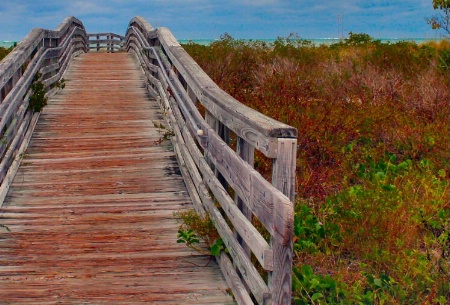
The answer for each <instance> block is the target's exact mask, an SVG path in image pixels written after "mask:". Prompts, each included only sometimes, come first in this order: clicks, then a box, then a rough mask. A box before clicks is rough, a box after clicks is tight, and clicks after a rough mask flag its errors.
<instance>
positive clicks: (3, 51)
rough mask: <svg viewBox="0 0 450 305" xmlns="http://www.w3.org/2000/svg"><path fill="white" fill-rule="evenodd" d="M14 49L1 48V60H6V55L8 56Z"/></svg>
mask: <svg viewBox="0 0 450 305" xmlns="http://www.w3.org/2000/svg"><path fill="white" fill-rule="evenodd" d="M13 49H14V47H13V46H12V47H9V48H4V47H0V60H2V59H3V58H5V57H6V55H8V54H9V53H10V52H11V51H12V50H13Z"/></svg>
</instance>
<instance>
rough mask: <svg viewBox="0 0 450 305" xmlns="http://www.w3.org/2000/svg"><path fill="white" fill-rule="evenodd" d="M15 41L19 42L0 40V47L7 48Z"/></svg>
mask: <svg viewBox="0 0 450 305" xmlns="http://www.w3.org/2000/svg"><path fill="white" fill-rule="evenodd" d="M17 43H19V42H18V41H0V48H9V47H12V46H13V45H14V44H17Z"/></svg>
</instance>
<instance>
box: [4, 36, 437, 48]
mask: <svg viewBox="0 0 450 305" xmlns="http://www.w3.org/2000/svg"><path fill="white" fill-rule="evenodd" d="M216 40H217V39H180V40H179V42H180V43H181V44H186V43H189V42H193V43H196V44H200V45H209V44H211V43H212V42H214V41H216ZM243 40H244V41H256V40H258V41H264V42H265V43H267V44H271V43H273V42H275V41H276V39H243ZM306 40H309V41H311V42H312V43H313V44H314V45H322V44H325V45H330V44H333V43H337V42H339V41H340V39H339V38H312V39H306ZM380 40H381V42H384V43H396V42H399V41H411V42H415V43H417V44H421V43H427V42H431V41H440V40H441V39H432V38H381V39H380ZM17 43H19V42H18V41H0V47H3V48H9V47H11V46H13V45H14V44H17Z"/></svg>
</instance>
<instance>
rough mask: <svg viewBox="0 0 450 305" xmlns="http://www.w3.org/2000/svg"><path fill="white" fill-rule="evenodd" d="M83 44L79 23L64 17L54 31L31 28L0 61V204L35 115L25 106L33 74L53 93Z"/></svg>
mask: <svg viewBox="0 0 450 305" xmlns="http://www.w3.org/2000/svg"><path fill="white" fill-rule="evenodd" d="M86 46H87V35H86V31H85V29H84V26H83V24H82V22H81V21H79V20H78V19H76V18H73V17H68V18H66V19H65V20H64V21H63V22H62V23H61V24H60V25H59V26H58V27H57V28H56V30H54V31H51V30H44V29H34V30H33V31H31V33H30V34H28V36H26V37H25V38H24V39H23V40H22V41H21V42H20V43H19V44H18V45H17V46H16V47H15V48H14V50H13V51H12V52H11V53H10V54H9V55H8V56H7V57H6V58H4V60H3V61H1V62H0V102H1V103H0V160H1V161H0V183H1V186H0V206H1V204H2V203H3V200H4V198H5V196H6V193H7V191H8V189H9V185H10V184H11V182H12V179H13V177H14V174H15V171H16V170H17V168H18V166H19V163H20V157H21V154H22V153H23V152H24V151H25V149H26V146H27V144H28V141H29V139H30V137H31V133H32V131H33V129H34V126H35V124H36V122H37V119H38V117H39V113H33V111H32V110H30V109H28V108H29V107H28V105H29V98H30V96H31V95H32V94H33V92H31V90H29V88H30V86H31V85H32V83H33V81H34V78H35V76H36V75H37V74H38V73H40V74H41V78H40V79H39V81H41V82H42V83H43V84H44V86H45V91H46V92H47V94H52V93H54V92H55V91H56V90H57V89H58V88H56V87H55V86H54V85H55V83H56V82H58V81H60V80H61V78H62V76H63V74H64V72H65V71H66V68H67V65H68V64H69V62H70V60H71V59H72V58H73V57H74V56H76V55H77V54H79V53H82V52H86V51H87V49H86Z"/></svg>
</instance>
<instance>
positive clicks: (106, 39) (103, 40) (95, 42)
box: [87, 33, 125, 53]
mask: <svg viewBox="0 0 450 305" xmlns="http://www.w3.org/2000/svg"><path fill="white" fill-rule="evenodd" d="M87 36H88V37H89V50H95V51H97V52H100V51H103V50H105V51H106V52H109V53H114V52H116V51H121V50H122V49H123V45H124V41H125V37H123V36H121V35H117V34H114V33H89V34H88V35H87ZM91 38H93V39H91ZM116 38H117V39H116Z"/></svg>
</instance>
